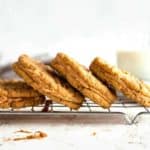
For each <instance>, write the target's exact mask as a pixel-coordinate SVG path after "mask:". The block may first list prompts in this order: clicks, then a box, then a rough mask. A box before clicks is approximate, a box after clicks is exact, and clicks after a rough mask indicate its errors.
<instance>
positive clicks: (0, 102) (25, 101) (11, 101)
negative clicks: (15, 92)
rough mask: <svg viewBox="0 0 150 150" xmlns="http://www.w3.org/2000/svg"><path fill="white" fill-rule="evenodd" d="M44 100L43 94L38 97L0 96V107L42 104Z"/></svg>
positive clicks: (22, 106)
mask: <svg viewBox="0 0 150 150" xmlns="http://www.w3.org/2000/svg"><path fill="white" fill-rule="evenodd" d="M44 102H45V97H44V96H38V97H20V98H10V97H0V108H3V109H5V108H17V109H18V108H24V107H31V106H37V105H40V104H43V103H44Z"/></svg>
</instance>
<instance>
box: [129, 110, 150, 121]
mask: <svg viewBox="0 0 150 150" xmlns="http://www.w3.org/2000/svg"><path fill="white" fill-rule="evenodd" d="M147 114H150V112H140V113H138V114H137V115H136V116H135V117H134V118H133V119H132V121H131V123H132V124H136V123H138V121H137V118H138V117H140V116H141V115H147Z"/></svg>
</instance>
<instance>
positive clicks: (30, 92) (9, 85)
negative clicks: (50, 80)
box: [0, 80, 41, 98]
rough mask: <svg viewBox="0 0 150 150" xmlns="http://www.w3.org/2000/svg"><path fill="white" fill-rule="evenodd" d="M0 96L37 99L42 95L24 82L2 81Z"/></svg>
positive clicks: (0, 83)
mask: <svg viewBox="0 0 150 150" xmlns="http://www.w3.org/2000/svg"><path fill="white" fill-rule="evenodd" d="M0 96H6V97H13V98H15V97H37V96H41V94H40V93H39V92H37V91H35V90H34V89H33V88H32V87H30V86H28V85H27V84H26V83H25V82H24V81H18V80H1V81H0Z"/></svg>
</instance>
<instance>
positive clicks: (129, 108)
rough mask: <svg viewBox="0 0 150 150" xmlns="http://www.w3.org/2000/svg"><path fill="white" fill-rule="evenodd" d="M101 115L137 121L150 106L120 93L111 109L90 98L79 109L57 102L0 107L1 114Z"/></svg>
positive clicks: (128, 121) (146, 112)
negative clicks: (31, 105) (72, 108)
mask: <svg viewBox="0 0 150 150" xmlns="http://www.w3.org/2000/svg"><path fill="white" fill-rule="evenodd" d="M94 114H96V115H98V116H99V117H100V116H101V115H103V116H105V117H106V118H108V119H111V118H112V116H113V117H114V116H118V115H119V116H121V117H124V119H125V120H126V122H127V124H133V123H137V122H138V121H137V120H138V117H140V116H141V115H145V114H150V107H143V106H141V105H139V104H137V103H135V102H133V101H131V100H129V99H127V98H126V97H124V96H122V95H119V96H118V99H117V101H116V102H115V103H114V104H112V106H111V107H110V108H109V109H104V108H102V107H100V106H99V105H97V104H95V103H93V102H92V101H90V100H88V99H87V100H86V101H85V102H84V103H83V105H82V106H81V107H80V109H79V110H71V109H69V108H68V107H66V106H63V105H61V104H57V103H54V102H53V103H49V101H47V105H40V106H35V107H27V108H21V109H0V116H5V115H8V116H56V115H60V116H61V115H62V116H63V115H94Z"/></svg>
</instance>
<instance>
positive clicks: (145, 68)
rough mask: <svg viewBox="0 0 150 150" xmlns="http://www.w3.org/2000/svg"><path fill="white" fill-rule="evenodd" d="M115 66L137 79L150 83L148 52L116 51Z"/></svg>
mask: <svg viewBox="0 0 150 150" xmlns="http://www.w3.org/2000/svg"><path fill="white" fill-rule="evenodd" d="M117 65H118V67H119V68H121V69H123V70H126V71H129V72H131V73H132V74H133V75H135V76H136V77H138V78H139V79H142V80H145V81H150V51H148V50H147V51H135V50H134V51H125V50H123V51H118V52H117Z"/></svg>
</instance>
